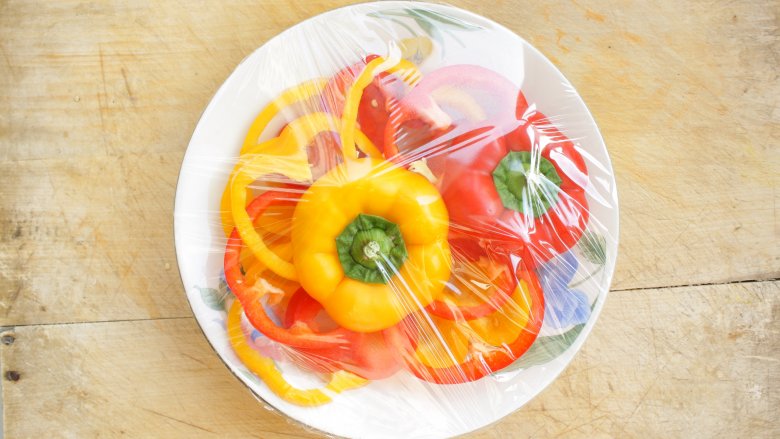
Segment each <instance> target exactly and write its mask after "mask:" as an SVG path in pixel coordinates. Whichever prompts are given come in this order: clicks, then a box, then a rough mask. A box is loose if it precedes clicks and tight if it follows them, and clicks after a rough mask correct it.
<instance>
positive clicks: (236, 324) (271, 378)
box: [227, 300, 368, 406]
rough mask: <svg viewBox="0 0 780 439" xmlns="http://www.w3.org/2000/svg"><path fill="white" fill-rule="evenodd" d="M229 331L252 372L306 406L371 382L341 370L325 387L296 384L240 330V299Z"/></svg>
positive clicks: (232, 311) (285, 396) (232, 310)
mask: <svg viewBox="0 0 780 439" xmlns="http://www.w3.org/2000/svg"><path fill="white" fill-rule="evenodd" d="M227 335H228V340H230V345H231V347H232V348H233V351H235V353H236V355H237V356H238V358H239V359H240V360H241V362H242V363H244V365H245V366H246V367H247V368H248V369H249V370H250V371H251V372H252V373H254V374H255V375H257V376H258V377H260V378H261V379H262V380H263V381H264V382H265V383H266V385H268V387H269V388H270V389H271V390H272V391H273V392H274V393H276V394H277V395H278V396H279V397H280V398H282V399H284V400H285V401H287V402H291V403H293V404H298V405H303V406H316V405H322V404H327V403H329V402H330V401H331V397H330V396H329V395H328V393H330V394H331V395H332V394H337V393H341V392H343V391H345V390H349V389H354V388H356V387H360V386H362V385H364V384H365V383H367V382H368V381H367V380H365V379H363V378H360V377H359V376H357V375H354V374H352V373H349V372H347V371H344V370H340V371H337V372H334V373H332V374H331V376H330V381H329V382H328V384H327V385H326V387H325V389H298V388H295V387H293V386H292V385H291V384H290V383H288V382H287V381H286V380H285V379H284V376H283V375H282V372H281V371H279V369H277V368H276V363H274V360H272V359H270V358H268V357H264V356H263V355H261V354H260V353H259V352H257V351H256V350H254V349H252V348H251V347H250V346H249V345H248V344H247V343H246V338H245V336H244V332H243V331H242V330H241V303H240V302H239V301H238V300H236V301H234V302H233V305H232V306H231V307H230V311H229V312H228V318H227Z"/></svg>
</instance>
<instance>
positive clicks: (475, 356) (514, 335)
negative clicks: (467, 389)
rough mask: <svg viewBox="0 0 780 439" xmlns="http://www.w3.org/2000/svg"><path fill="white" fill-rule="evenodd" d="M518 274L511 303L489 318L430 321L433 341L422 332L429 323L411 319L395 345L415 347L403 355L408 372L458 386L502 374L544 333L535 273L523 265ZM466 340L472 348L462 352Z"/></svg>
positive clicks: (396, 339) (539, 288) (542, 304)
mask: <svg viewBox="0 0 780 439" xmlns="http://www.w3.org/2000/svg"><path fill="white" fill-rule="evenodd" d="M517 275H518V279H519V283H518V288H517V290H516V292H515V294H514V295H513V296H512V300H510V301H508V302H507V303H506V304H505V305H504V306H503V307H502V308H501V309H500V310H499V311H496V312H495V313H494V314H491V315H489V316H486V317H483V318H480V319H476V320H471V321H449V320H443V319H437V318H436V317H432V323H433V325H434V326H433V328H436V334H438V335H437V336H435V337H434V336H431V335H430V334H424V333H423V334H420V332H421V328H424V327H425V325H423V324H421V323H420V319H421V317H420V316H419V315H415V316H410V317H409V318H407V320H405V321H404V323H403V324H402V325H403V326H404V329H403V330H402V331H400V332H399V333H396V334H394V337H395V343H397V344H398V345H399V346H403V345H404V343H406V345H407V346H410V347H411V348H410V349H408V350H407V352H406V355H405V356H404V359H405V360H406V367H407V369H408V370H409V371H410V372H412V373H413V374H414V375H415V376H417V377H418V378H420V379H423V380H426V381H430V382H434V383H437V384H457V383H463V382H468V381H475V380H478V379H480V378H483V377H485V376H486V375H488V374H491V373H494V372H498V371H500V370H501V369H503V368H505V367H507V366H509V365H510V364H512V363H513V362H514V361H515V360H517V359H518V358H519V357H520V356H521V355H523V354H524V353H525V351H527V350H528V348H530V347H531V344H533V342H534V341H535V340H536V337H537V335H538V333H539V330H540V329H541V326H542V320H543V319H544V296H543V294H542V289H541V287H540V286H539V282H538V280H537V278H536V276H535V275H534V274H533V272H532V271H530V270H527V269H525V267H523V268H522V269H518V271H517ZM404 337H405V338H406V339H404ZM440 337H441V338H440ZM442 338H443V340H442ZM408 340H413V341H412V342H411V343H409V341H408ZM466 340H468V343H469V349H468V352H467V353H466V354H464V353H463V349H462V345H463V343H464V342H465V341H466ZM442 341H444V343H442Z"/></svg>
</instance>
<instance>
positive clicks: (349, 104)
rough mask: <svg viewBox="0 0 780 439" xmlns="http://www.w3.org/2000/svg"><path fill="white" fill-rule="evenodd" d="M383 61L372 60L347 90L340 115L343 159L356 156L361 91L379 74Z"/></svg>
mask: <svg viewBox="0 0 780 439" xmlns="http://www.w3.org/2000/svg"><path fill="white" fill-rule="evenodd" d="M384 62H385V60H384V59H382V58H380V57H377V58H375V59H374V60H372V61H370V62H369V63H368V64H366V67H365V68H363V71H362V72H360V75H358V77H357V78H355V82H354V83H352V87H350V88H349V92H348V93H347V98H346V100H345V101H344V112H343V113H342V118H343V123H342V124H341V131H340V135H341V148H342V150H343V154H344V157H350V158H351V157H355V158H357V156H358V154H357V151H356V150H355V141H354V135H355V129H356V128H357V117H358V107H360V99H361V98H362V97H363V90H365V88H366V87H368V85H369V84H371V81H373V80H374V76H376V75H378V74H379V73H381V71H380V70H379V67H380V66H381V65H382V64H384Z"/></svg>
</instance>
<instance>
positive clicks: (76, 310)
mask: <svg viewBox="0 0 780 439" xmlns="http://www.w3.org/2000/svg"><path fill="white" fill-rule="evenodd" d="M350 3H355V2H354V1H339V0H314V1H309V0H295V1H288V0H255V1H248V0H230V1H227V2H219V3H217V2H189V3H184V2H174V1H167V0H166V1H161V2H148V1H136V2H126V1H120V0H109V1H104V2H82V1H76V0H62V1H57V2H42V1H19V0H16V1H15V0H8V1H0V326H2V327H6V331H5V332H4V334H6V335H8V336H10V335H13V337H14V340H13V342H12V343H11V339H10V338H8V337H6V338H3V339H2V340H3V341H4V342H9V343H10V344H2V345H0V354H1V357H0V365H1V366H2V373H3V379H2V386H3V402H4V424H3V431H4V434H5V436H4V437H6V438H27V437H50V436H54V437H63V436H64V437H117V436H122V435H125V436H129V437H148V436H155V437H200V436H204V437H206V436H216V435H220V436H222V435H225V436H228V437H247V436H255V437H263V438H277V437H279V438H281V437H309V436H312V435H313V434H312V433H310V432H307V431H306V430H305V429H303V428H301V427H300V426H297V425H294V424H290V423H289V422H288V421H286V420H285V419H284V418H283V417H281V416H279V415H276V414H274V413H272V412H270V411H268V410H266V409H264V408H263V407H262V406H261V405H260V404H258V403H257V402H256V401H255V400H254V399H253V398H252V396H251V395H250V394H249V393H248V392H247V391H246V390H245V388H244V387H243V386H242V385H241V384H240V382H239V381H238V380H237V379H235V378H233V377H232V376H231V375H230V373H229V372H228V371H227V369H226V368H225V367H224V366H223V365H222V363H221V362H220V361H219V359H218V358H217V357H216V355H215V354H214V353H213V352H212V351H211V349H210V348H209V347H208V345H207V343H206V341H205V339H204V338H203V336H202V335H201V333H200V331H199V330H197V326H196V324H195V322H194V321H193V320H192V318H191V312H190V310H189V307H188V305H187V303H186V299H185V297H184V292H183V290H182V287H181V284H180V281H179V275H178V270H177V266H176V261H175V256H174V248H173V237H172V218H173V212H172V207H173V195H174V191H175V184H176V179H177V174H178V170H179V167H180V165H181V158H182V157H183V154H184V151H185V149H186V145H187V143H188V141H189V137H190V135H191V133H192V130H193V129H194V127H195V125H196V123H197V120H198V117H199V116H200V114H201V112H202V111H203V109H204V108H205V106H206V105H207V103H208V102H209V100H210V99H211V96H212V95H213V93H214V92H215V91H216V89H217V88H218V87H219V85H220V84H221V83H222V82H223V81H224V80H225V78H226V77H227V76H228V75H229V73H230V72H231V71H232V69H233V68H234V67H235V66H236V65H237V64H238V63H239V62H240V61H241V60H242V59H243V58H244V57H245V56H246V55H248V54H249V53H251V51H253V50H254V49H255V48H257V47H259V46H260V45H262V44H263V43H264V42H265V41H267V40H268V39H270V38H271V37H273V36H274V35H276V34H278V33H279V32H281V31H282V30H284V29H285V28H287V27H289V26H292V25H294V24H295V23H297V22H299V21H301V20H303V19H305V18H308V17H310V16H312V15H316V14H318V13H321V12H324V11H327V10H329V9H332V8H335V7H339V6H343V5H347V4H350ZM447 3H449V4H452V5H455V6H460V7H463V8H466V9H469V10H472V11H474V12H477V13H479V14H482V15H485V16H487V17H489V18H492V19H494V20H496V21H497V22H499V23H501V24H503V25H505V26H507V27H508V28H509V29H511V30H513V31H515V32H517V33H518V34H519V35H521V36H523V37H524V38H526V39H527V40H529V42H531V43H532V44H533V45H535V46H536V47H537V48H538V49H540V50H541V51H542V52H543V53H544V54H545V55H546V56H548V57H549V58H550V59H551V60H552V61H553V62H554V63H555V64H556V65H557V66H558V67H559V68H560V69H561V71H562V72H563V73H564V75H566V76H567V78H568V79H569V80H570V81H571V82H572V83H573V85H574V86H575V87H576V88H577V90H578V91H579V93H580V94H581V95H582V97H583V99H584V100H585V102H586V103H587V104H588V106H589V108H590V109H591V111H592V113H593V115H594V117H595V119H596V121H597V122H598V124H599V127H600V129H601V132H602V134H603V136H604V138H605V141H606V143H607V146H608V148H609V151H610V154H611V157H612V162H613V166H614V168H615V172H616V178H617V181H618V190H619V196H620V208H621V236H620V255H619V259H618V267H617V271H616V273H615V280H614V283H613V292H612V293H611V295H610V296H609V298H608V300H607V301H606V304H605V310H604V314H603V315H602V317H601V320H600V321H599V322H598V324H597V325H596V328H595V330H594V332H593V334H592V335H591V338H590V339H589V340H588V342H587V343H586V344H585V348H584V350H583V351H582V352H581V353H580V354H579V355H578V356H577V357H576V358H575V360H574V362H573V363H572V364H571V366H570V367H569V368H568V369H567V371H566V372H565V373H564V374H563V375H562V376H561V378H560V379H559V380H557V381H556V382H555V383H554V384H553V385H551V386H550V388H548V389H547V390H546V391H545V392H544V393H542V394H541V395H540V396H539V397H538V398H537V399H535V400H534V401H532V402H531V403H530V404H529V405H528V406H526V407H525V408H524V409H522V410H521V411H519V412H517V413H515V414H514V415H512V416H510V417H508V418H506V419H505V420H503V421H502V422H500V423H499V424H497V425H495V426H492V427H490V428H488V429H486V430H484V431H480V432H477V433H475V434H474V435H472V436H473V437H479V438H482V437H485V438H488V437H490V438H492V437H496V438H498V437H501V438H504V437H507V438H509V437H511V438H515V437H556V436H561V437H648V436H649V437H680V438H683V437H686V438H687V437H714V436H726V435H728V436H735V437H767V438H769V437H780V421H778V419H777V413H780V402H778V398H780V396H779V395H780V394H779V393H778V392H779V391H780V389H779V388H778V387H779V385H778V383H780V366H779V364H780V358H779V357H778V352H780V342H779V341H778V340H779V339H780V327H778V321H779V320H780V319H778V313H779V312H780V286H779V285H778V282H777V281H776V280H777V279H778V278H780V245H778V243H779V242H780V239H779V238H780V221H779V220H778V208H779V207H780V76H779V75H780V73H778V72H780V29H779V25H780V22H779V21H778V11H780V2H778V1H777V0H771V1H761V0H743V1H737V2H711V1H702V0H695V1H684V2H676V1H669V0H665V1H660V2H629V1H626V0H595V1H591V2H582V1H579V0H576V1H575V0H567V1H562V0H557V1H552V2H531V1H525V0H522V1H512V0H498V1H495V2H484V1H477V0H448V1H447ZM741 281H748V282H743V283H738V282H741ZM682 285H697V286H690V287H674V286H682ZM669 287H674V288H669ZM11 372H16V373H11ZM17 373H18V375H17Z"/></svg>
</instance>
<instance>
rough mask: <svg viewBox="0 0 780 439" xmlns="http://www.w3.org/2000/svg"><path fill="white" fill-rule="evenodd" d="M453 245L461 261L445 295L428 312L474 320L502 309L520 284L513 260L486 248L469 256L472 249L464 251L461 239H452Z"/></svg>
mask: <svg viewBox="0 0 780 439" xmlns="http://www.w3.org/2000/svg"><path fill="white" fill-rule="evenodd" d="M450 248H452V252H453V254H454V255H455V257H456V260H458V261H459V262H458V263H456V264H454V265H453V269H452V277H451V278H450V281H449V282H448V283H447V286H446V287H445V289H444V294H443V296H442V298H441V299H438V300H435V301H433V302H432V303H431V304H430V305H429V306H428V308H427V311H428V312H429V313H430V314H432V315H434V316H436V317H440V318H443V319H447V320H475V319H479V318H481V317H485V316H487V315H489V314H492V313H494V312H496V311H498V310H500V309H501V308H502V307H503V306H504V304H505V303H506V302H507V301H508V300H509V299H510V297H511V296H512V294H513V293H514V291H515V289H516V287H517V279H515V277H514V274H513V273H512V270H511V260H510V259H509V258H508V257H506V256H504V255H500V254H498V255H496V254H491V253H490V252H488V251H485V250H484V249H480V251H479V254H478V256H477V257H476V258H475V256H476V255H475V254H468V255H467V254H465V252H468V251H470V249H465V250H464V249H463V248H462V247H461V245H460V243H459V241H458V240H450Z"/></svg>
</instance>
